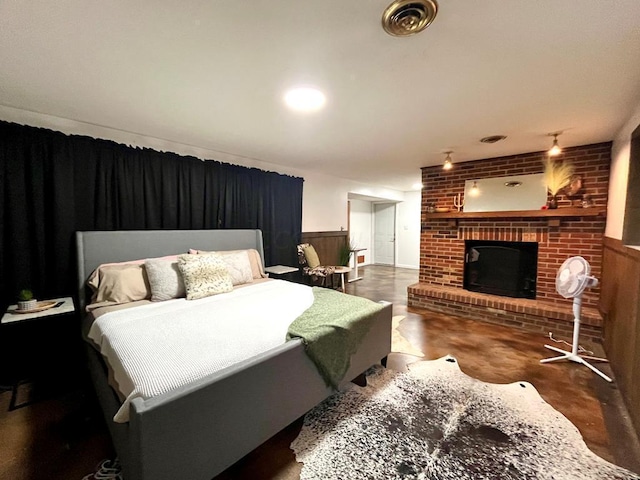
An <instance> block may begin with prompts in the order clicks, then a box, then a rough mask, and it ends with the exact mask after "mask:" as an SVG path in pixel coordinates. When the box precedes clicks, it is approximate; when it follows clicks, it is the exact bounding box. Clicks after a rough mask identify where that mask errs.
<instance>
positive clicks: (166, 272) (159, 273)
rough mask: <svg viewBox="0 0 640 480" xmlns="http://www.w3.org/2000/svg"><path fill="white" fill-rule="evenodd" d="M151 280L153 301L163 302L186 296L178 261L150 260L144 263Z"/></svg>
mask: <svg viewBox="0 0 640 480" xmlns="http://www.w3.org/2000/svg"><path fill="white" fill-rule="evenodd" d="M144 268H145V269H146V271H147V277H148V278H149V287H150V289H151V301H153V302H162V301H163V300H170V299H172V298H180V297H184V296H185V289H184V281H183V280H182V274H181V273H180V269H179V268H178V261H177V259H176V260H175V261H172V260H163V259H156V258H153V259H149V260H147V261H145V262H144Z"/></svg>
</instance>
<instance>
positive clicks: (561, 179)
mask: <svg viewBox="0 0 640 480" xmlns="http://www.w3.org/2000/svg"><path fill="white" fill-rule="evenodd" d="M574 170H575V169H574V166H573V165H572V164H570V163H568V162H560V161H557V160H553V159H552V158H551V157H547V159H546V160H545V161H544V183H545V185H546V187H547V191H548V192H549V194H550V195H551V198H550V199H549V202H548V204H547V205H548V206H549V208H558V199H557V195H558V193H559V192H560V190H562V189H563V188H564V187H566V186H567V185H569V182H571V177H572V176H573V172H574Z"/></svg>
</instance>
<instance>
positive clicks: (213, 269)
mask: <svg viewBox="0 0 640 480" xmlns="http://www.w3.org/2000/svg"><path fill="white" fill-rule="evenodd" d="M178 268H179V269H180V273H181V274H182V279H183V280H184V286H185V289H186V291H187V300H196V299H198V298H204V297H209V296H211V295H217V294H219V293H225V292H230V291H231V290H233V284H232V283H231V275H229V271H228V270H227V266H226V265H225V263H224V262H223V261H222V259H221V258H220V257H219V256H218V255H216V254H210V255H190V254H185V255H178Z"/></svg>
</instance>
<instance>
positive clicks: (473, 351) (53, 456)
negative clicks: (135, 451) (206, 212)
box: [0, 266, 640, 480]
mask: <svg viewBox="0 0 640 480" xmlns="http://www.w3.org/2000/svg"><path fill="white" fill-rule="evenodd" d="M362 273H363V276H364V279H363V280H361V281H358V282H354V283H348V284H347V293H351V294H355V295H359V296H364V297H367V298H370V299H372V300H376V301H377V300H387V301H390V302H393V304H394V307H393V310H394V315H403V316H405V317H406V318H405V320H404V321H403V322H402V324H401V326H400V332H401V333H402V335H403V336H404V337H405V338H407V339H408V340H409V341H411V342H412V343H413V344H414V345H415V346H416V347H418V348H420V349H421V350H422V351H423V352H425V355H426V359H434V358H439V357H441V356H443V355H446V354H451V355H453V356H455V357H456V358H457V359H458V361H459V364H460V367H461V368H462V370H463V371H464V372H465V373H467V374H468V375H470V376H472V377H475V378H478V379H480V380H483V381H487V382H494V383H510V382H515V381H521V380H525V381H528V382H531V383H532V384H533V385H534V386H535V387H536V389H537V390H538V392H540V394H541V395H542V397H543V398H544V399H545V400H546V401H547V402H548V403H549V404H551V405H552V406H553V407H554V408H556V409H557V410H559V411H560V412H562V413H563V414H564V415H565V416H566V417H567V418H568V419H569V420H571V421H572V422H573V423H574V425H576V427H577V428H578V429H579V430H580V432H581V433H582V436H583V438H584V439H585V442H586V443H587V445H588V446H589V448H590V449H591V450H592V451H593V452H595V453H596V454H598V455H600V456H601V457H603V458H605V459H606V460H609V461H611V462H613V463H616V464H618V465H621V466H623V467H626V468H628V469H630V470H633V471H635V472H640V445H639V443H638V439H637V437H636V436H635V433H634V432H633V429H632V428H631V425H630V421H629V418H628V415H627V413H626V410H625V408H624V405H623V403H622V400H621V397H620V393H619V391H618V389H617V388H616V385H615V382H614V383H612V384H609V383H607V382H605V381H604V380H602V379H601V378H600V377H598V376H596V375H595V374H593V373H592V372H591V371H589V370H588V369H586V368H585V367H583V366H581V365H577V364H567V363H563V364H548V365H541V364H540V363H539V360H540V359H541V358H546V357H548V356H549V352H548V351H547V350H546V349H545V348H544V347H543V344H544V343H545V342H546V341H547V339H546V338H545V337H544V336H541V335H535V334H531V333H527V332H522V331H518V330H514V329H511V328H508V327H503V326H496V325H490V324H485V323H482V322H476V321H472V320H465V319H460V318H457V317H450V316H446V315H440V314H436V313H432V312H428V311H423V310H412V309H407V306H406V298H407V294H406V287H407V285H410V284H412V283H415V282H416V281H417V278H418V272H417V271H416V270H407V269H395V268H391V267H384V266H367V267H364V268H363V269H362ZM598 347H599V346H597V345H596V346H594V349H595V350H596V353H598V354H601V353H602V351H601V349H600V351H598V350H597V348H598ZM416 360H419V359H418V358H416V357H413V356H410V355H404V354H391V355H390V356H389V363H388V366H389V367H390V368H395V369H398V370H402V369H404V368H405V366H406V364H408V363H411V362H413V361H416ZM602 370H603V371H605V373H607V374H611V371H610V369H609V367H608V366H607V365H604V366H603V367H602ZM9 401H10V392H4V393H0V479H2V480H4V479H7V480H8V479H11V480H23V479H24V480H27V479H29V480H34V479H41V478H42V479H47V480H57V479H60V480H76V479H77V480H80V479H81V478H82V477H83V476H84V475H86V474H88V473H90V472H91V471H92V470H93V469H94V468H95V466H96V465H97V463H98V462H99V461H100V460H102V459H104V458H109V457H112V456H113V450H112V447H111V444H110V441H109V437H108V433H107V431H106V426H105V424H104V421H103V420H102V417H101V413H100V412H99V410H98V409H97V406H96V404H95V401H94V398H93V393H92V391H91V388H90V386H89V384H88V383H80V386H79V387H78V386H77V387H76V388H74V389H69V390H67V391H59V392H57V393H55V394H53V395H49V397H48V399H47V398H46V396H45V399H43V400H41V401H39V402H37V403H35V404H33V405H31V406H27V407H23V408H20V409H17V410H14V411H8V405H9ZM300 426H301V420H298V421H296V422H294V423H293V424H292V425H290V426H289V427H287V428H286V429H285V430H283V431H282V432H280V433H279V434H278V435H276V436H274V437H273V438H272V439H271V440H269V441H268V442H266V443H265V444H264V445H262V446H260V447H259V448H257V449H256V450H254V451H253V452H251V453H250V454H249V455H247V456H246V457H245V458H243V459H242V460H240V461H239V462H238V463H236V464H235V465H233V466H232V467H231V468H229V469H228V470H227V471H225V472H224V473H223V474H221V475H219V476H218V477H216V480H226V479H235V480H237V479H297V478H298V477H299V473H300V468H301V466H300V465H299V464H298V463H296V461H295V458H294V456H293V452H292V451H291V450H290V449H289V444H290V443H291V442H292V441H293V440H294V439H295V437H296V436H297V434H298V432H299V430H300Z"/></svg>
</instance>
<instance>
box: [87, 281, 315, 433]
mask: <svg viewBox="0 0 640 480" xmlns="http://www.w3.org/2000/svg"><path fill="white" fill-rule="evenodd" d="M312 303H313V292H312V289H311V288H310V287H308V286H306V285H300V284H296V283H290V282H285V281H281V280H271V281H267V282H263V283H259V284H256V285H251V286H246V287H243V288H239V289H236V290H233V291H231V292H229V293H224V294H221V295H215V296H212V297H207V298H203V299H200V300H186V299H183V298H181V299H176V300H168V301H165V302H158V303H152V304H149V305H142V306H139V307H135V308H129V309H125V310H118V311H114V312H110V313H106V314H104V315H102V316H100V317H99V318H98V319H97V320H96V321H95V322H94V323H93V325H92V326H91V328H90V330H89V334H88V337H89V338H90V339H91V340H92V341H93V342H95V344H96V345H97V346H98V348H99V350H100V352H101V353H102V355H103V356H104V358H105V359H106V362H107V363H108V365H109V366H110V368H111V370H112V375H113V379H114V381H115V382H116V384H117V388H118V390H119V392H120V393H121V395H122V396H123V398H125V401H124V403H123V404H122V407H121V408H120V410H118V412H117V413H116V415H115V416H114V421H116V422H121V423H123V422H127V421H128V419H129V403H130V401H131V400H132V399H133V398H135V397H142V398H145V399H146V398H151V397H153V396H156V395H159V394H161V393H164V392H167V391H170V390H172V389H174V388H177V387H179V386H182V385H187V384H189V383H191V382H193V381H195V380H198V379H200V378H203V377H205V376H207V375H210V374H211V373H214V372H216V371H219V370H221V369H223V368H225V367H228V366H230V365H233V364H235V363H237V362H240V361H242V360H245V359H248V358H251V357H253V356H255V355H258V354H260V353H263V352H266V351H267V350H269V349H271V348H273V347H275V346H278V345H281V344H283V343H284V342H285V340H286V334H287V329H288V327H289V325H290V324H291V322H292V321H293V320H295V319H296V318H297V317H298V316H300V315H301V314H302V313H303V312H304V311H305V310H306V309H307V308H309V307H310V306H311V304H312Z"/></svg>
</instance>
